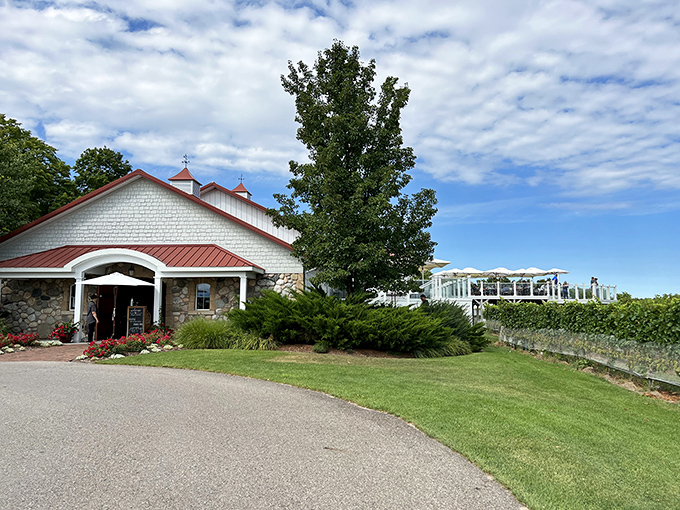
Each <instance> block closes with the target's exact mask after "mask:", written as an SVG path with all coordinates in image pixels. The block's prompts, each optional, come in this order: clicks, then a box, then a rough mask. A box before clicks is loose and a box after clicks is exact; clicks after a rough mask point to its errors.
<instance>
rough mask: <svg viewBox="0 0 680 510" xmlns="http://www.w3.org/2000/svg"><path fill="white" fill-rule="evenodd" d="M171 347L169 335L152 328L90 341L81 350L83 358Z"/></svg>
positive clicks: (107, 356) (105, 356)
mask: <svg viewBox="0 0 680 510" xmlns="http://www.w3.org/2000/svg"><path fill="white" fill-rule="evenodd" d="M168 347H169V349H172V348H173V343H172V340H171V339H170V335H169V334H167V333H166V332H164V331H162V330H160V329H154V330H153V331H150V332H149V333H144V334H140V335H130V336H128V337H121V338H118V339H115V338H109V339H106V340H102V341H101V342H100V343H99V344H97V343H95V342H92V343H91V344H90V345H89V346H88V347H87V349H85V350H84V351H83V358H81V359H85V358H109V357H111V356H113V355H116V354H120V355H123V354H129V353H133V352H139V353H142V352H144V351H147V352H153V351H156V352H158V351H161V350H164V349H165V350H169V349H168Z"/></svg>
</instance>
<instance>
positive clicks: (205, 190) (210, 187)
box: [201, 182, 267, 211]
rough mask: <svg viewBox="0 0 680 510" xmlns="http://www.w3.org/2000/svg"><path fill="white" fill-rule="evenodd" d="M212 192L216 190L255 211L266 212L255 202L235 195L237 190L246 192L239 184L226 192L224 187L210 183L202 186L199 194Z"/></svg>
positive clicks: (264, 208)
mask: <svg viewBox="0 0 680 510" xmlns="http://www.w3.org/2000/svg"><path fill="white" fill-rule="evenodd" d="M239 186H240V187H243V190H239ZM212 190H218V191H221V192H222V193H226V194H227V195H229V196H230V197H233V198H235V199H237V200H240V201H241V202H243V203H244V204H248V205H251V206H253V207H255V208H256V209H260V210H261V211H266V210H267V208H266V207H264V206H261V205H260V204H258V203H257V202H253V201H252V200H248V199H247V198H245V197H242V196H241V195H239V194H238V193H235V191H237V190H238V191H248V190H247V189H246V188H245V186H243V184H239V185H238V186H237V187H236V188H234V189H233V190H228V189H227V188H225V187H224V186H220V185H219V184H217V183H216V182H210V183H208V184H206V185H205V186H203V187H202V188H201V194H203V193H208V192H209V191H212Z"/></svg>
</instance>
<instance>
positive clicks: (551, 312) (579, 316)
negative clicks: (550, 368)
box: [484, 296, 680, 344]
mask: <svg viewBox="0 0 680 510" xmlns="http://www.w3.org/2000/svg"><path fill="white" fill-rule="evenodd" d="M484 316H485V317H486V318H487V319H490V320H496V321H499V322H500V323H501V324H502V325H503V326H505V327H509V328H516V329H520V328H521V329H529V330H539V329H563V330H566V331H572V332H574V333H596V334H603V335H612V336H614V337H616V338H619V339H622V340H635V341H637V342H656V343H659V344H677V343H680V297H678V296H660V297H658V298H656V299H635V300H628V301H624V302H616V303H611V304H602V303H599V302H597V301H590V302H588V303H577V302H572V303H565V304H558V303H545V304H537V303H508V302H506V301H500V302H499V303H498V304H497V305H493V306H487V307H486V308H485V309H484Z"/></svg>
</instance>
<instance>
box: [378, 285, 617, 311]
mask: <svg viewBox="0 0 680 510" xmlns="http://www.w3.org/2000/svg"><path fill="white" fill-rule="evenodd" d="M422 289H423V290H422V291H421V292H411V293H409V294H387V293H381V294H379V295H378V298H377V300H378V301H381V302H385V303H391V304H393V305H395V306H414V305H419V304H420V302H421V301H420V294H425V296H426V297H427V299H428V300H429V301H453V302H456V303H458V304H460V305H461V306H463V307H464V308H465V309H466V310H467V311H468V313H469V314H470V316H471V317H475V318H477V317H479V316H480V314H481V312H482V309H483V308H484V305H485V304H486V303H490V304H494V303H497V302H498V301H499V300H500V299H504V300H505V301H510V302H513V303H517V302H522V301H530V302H535V303H538V302H546V301H553V302H557V303H564V302H570V301H578V302H581V303H585V302H588V301H592V300H599V301H600V302H602V303H611V302H614V301H616V300H617V295H616V285H593V286H591V285H590V284H586V283H582V284H570V285H568V286H562V285H558V286H555V285H553V284H552V283H551V282H540V283H536V282H533V281H526V280H519V281H517V280H515V281H511V282H495V283H488V282H485V281H482V280H475V279H473V278H470V277H454V278H446V277H439V276H437V275H434V276H433V277H432V278H431V279H430V280H427V281H424V282H423V285H422Z"/></svg>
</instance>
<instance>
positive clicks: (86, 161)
mask: <svg viewBox="0 0 680 510" xmlns="http://www.w3.org/2000/svg"><path fill="white" fill-rule="evenodd" d="M73 169H74V170H75V173H76V175H75V179H74V181H75V185H76V188H77V189H78V193H79V194H80V195H85V194H87V193H89V192H90V191H94V190H96V189H98V188H101V187H102V186H104V185H105V184H108V183H110V182H113V181H115V180H116V179H118V178H120V177H123V176H124V175H126V174H128V173H130V172H131V171H132V165H130V162H129V161H128V160H127V159H126V160H123V155H122V154H121V153H120V152H116V151H114V150H112V149H109V148H108V147H106V146H104V147H103V148H97V147H95V148H94V149H87V150H85V151H84V152H83V153H82V154H81V155H80V157H79V158H78V159H77V160H76V163H75V165H74V166H73Z"/></svg>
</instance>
